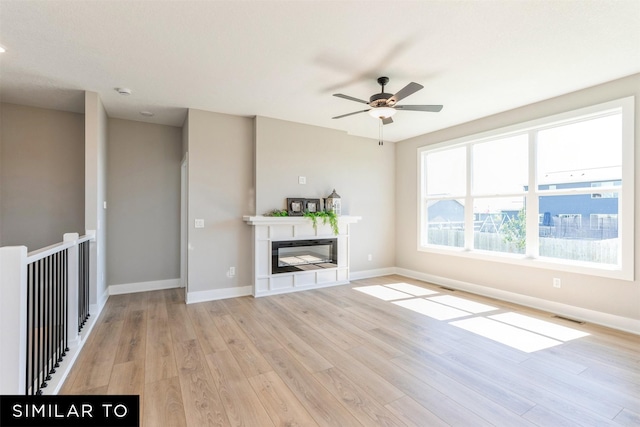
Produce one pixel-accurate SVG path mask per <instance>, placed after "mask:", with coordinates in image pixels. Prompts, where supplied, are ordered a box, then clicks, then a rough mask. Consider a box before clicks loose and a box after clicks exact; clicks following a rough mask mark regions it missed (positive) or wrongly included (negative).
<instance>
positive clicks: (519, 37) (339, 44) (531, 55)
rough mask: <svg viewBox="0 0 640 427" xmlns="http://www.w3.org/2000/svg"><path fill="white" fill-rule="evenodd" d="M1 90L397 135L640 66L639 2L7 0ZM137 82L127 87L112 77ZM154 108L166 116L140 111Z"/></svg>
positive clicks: (14, 95) (71, 104) (113, 109)
mask: <svg viewBox="0 0 640 427" xmlns="http://www.w3.org/2000/svg"><path fill="white" fill-rule="evenodd" d="M0 45H2V46H4V47H5V48H6V50H7V51H6V52H5V53H3V54H0V97H1V98H0V99H1V100H2V101H3V102H10V103H17V104H25V105H33V106H38V107H45V108H54V109H61V110H68V111H76V112H82V111H83V108H84V107H83V102H84V96H83V91H85V90H89V91H95V92H98V93H99V94H100V97H101V98H102V101H103V103H104V105H105V108H106V110H107V113H108V114H109V116H110V117H118V118H125V119H131V120H140V121H149V122H154V123H162V124H169V125H174V126H181V125H182V123H183V121H184V118H185V115H186V109H187V108H196V109H202V110H207V111H215V112H221V113H227V114H234V115H240V116H255V115H260V116H266V117H273V118H278V119H283V120H289V121H294V122H300V123H307V124H312V125H317V126H323V127H329V128H335V129H342V130H344V131H347V132H349V133H351V134H354V135H360V136H366V137H371V138H377V137H378V125H377V122H376V120H374V119H373V118H371V117H370V116H369V115H367V114H358V115H354V116H350V117H346V118H343V119H338V120H332V119H331V117H333V116H337V115H340V114H345V113H349V112H352V111H357V110H362V109H364V108H366V106H365V105H363V104H358V103H356V102H352V101H348V100H345V99H340V98H336V97H333V96H331V95H332V94H333V93H344V94H347V95H350V96H353V97H356V98H361V99H368V97H369V96H370V95H372V94H373V93H375V92H379V91H380V87H379V86H378V85H377V83H376V78H377V77H378V76H382V75H384V76H388V77H389V78H390V79H391V81H390V83H389V85H388V86H387V87H386V90H385V91H386V92H391V93H395V92H397V91H398V90H400V89H401V88H402V87H404V86H405V85H406V84H407V83H409V82H410V81H415V82H417V83H420V84H422V85H423V86H424V89H422V90H421V91H419V92H417V93H415V94H414V95H411V96H410V97H409V98H406V99H405V100H404V101H401V103H400V104H403V103H404V104H443V105H444V109H443V110H442V112H440V113H424V112H412V111H399V112H398V114H397V115H396V116H395V117H394V120H395V123H393V124H391V125H388V126H385V128H384V137H385V140H389V141H398V140H402V139H406V138H409V137H412V136H416V135H420V134H424V133H427V132H431V131H434V130H437V129H442V128H445V127H449V126H452V125H455V124H458V123H463V122H466V121H469V120H473V119H477V118H480V117H484V116H488V115H491V114H494V113H497V112H500V111H505V110H508V109H512V108H515V107H518V106H522V105H526V104H530V103H532V102H535V101H539V100H543V99H547V98H551V97H554V96H557V95H561V94H564V93H568V92H572V91H575V90H578V89H581V88H585V87H589V86H593V85H596V84H598V83H602V82H606V81H610V80H613V79H616V78H619V77H623V76H627V75H630V74H635V73H638V72H640V1H639V0H630V1H624V0H616V1H614V0H596V1H562V0H555V1H553V0H552V1H542V0H535V1H527V0H522V1H516V0H494V1H488V0H487V1H477V0H474V1H471V0H460V1H445V0H441V1H394V0H387V1H288V2H284V1H203V0H201V1H179V0H175V1H157V0H146V1H142V0H138V1H106V0H103V1H80V0H78V1H71V0H67V1H63V0H57V1H33V0H1V1H0ZM117 87H127V88H130V89H131V90H132V91H133V94H132V95H131V96H128V97H123V96H121V95H118V94H117V93H116V91H115V90H114V88H117ZM141 110H149V111H152V112H154V113H155V116H154V117H152V118H150V119H147V118H145V117H143V116H141V115H140V114H139V112H140V111H141Z"/></svg>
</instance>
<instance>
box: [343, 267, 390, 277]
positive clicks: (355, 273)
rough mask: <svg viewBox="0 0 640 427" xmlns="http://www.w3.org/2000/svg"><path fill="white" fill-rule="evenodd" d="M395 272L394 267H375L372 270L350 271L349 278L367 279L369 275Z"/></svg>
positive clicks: (384, 274)
mask: <svg viewBox="0 0 640 427" xmlns="http://www.w3.org/2000/svg"><path fill="white" fill-rule="evenodd" d="M390 274H396V268H395V267H387V268H375V269H373V270H362V271H350V272H349V280H361V279H369V278H371V277H380V276H388V275H390Z"/></svg>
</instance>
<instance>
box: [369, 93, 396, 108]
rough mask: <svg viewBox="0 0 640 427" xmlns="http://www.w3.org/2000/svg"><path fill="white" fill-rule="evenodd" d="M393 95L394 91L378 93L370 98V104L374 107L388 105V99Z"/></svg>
mask: <svg viewBox="0 0 640 427" xmlns="http://www.w3.org/2000/svg"><path fill="white" fill-rule="evenodd" d="M392 96H393V94H392V93H384V92H382V93H376V94H375V95H372V96H371V98H369V105H370V106H372V107H373V108H376V107H385V106H387V100H388V99H389V98H391V97H392Z"/></svg>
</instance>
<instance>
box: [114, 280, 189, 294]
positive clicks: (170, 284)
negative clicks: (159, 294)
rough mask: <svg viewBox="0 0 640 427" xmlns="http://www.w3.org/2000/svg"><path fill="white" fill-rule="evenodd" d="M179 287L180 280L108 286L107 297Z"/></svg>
mask: <svg viewBox="0 0 640 427" xmlns="http://www.w3.org/2000/svg"><path fill="white" fill-rule="evenodd" d="M179 287H180V279H167V280H154V281H151V282H138V283H124V284H122V285H110V286H109V295H121V294H133V293H136V292H147V291H159V290H161V289H172V288H179Z"/></svg>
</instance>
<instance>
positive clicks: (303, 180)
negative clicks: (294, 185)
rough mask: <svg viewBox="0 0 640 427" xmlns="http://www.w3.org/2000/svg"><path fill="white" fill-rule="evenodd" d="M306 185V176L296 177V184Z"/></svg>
mask: <svg viewBox="0 0 640 427" xmlns="http://www.w3.org/2000/svg"><path fill="white" fill-rule="evenodd" d="M306 183H307V177H306V176H299V177H298V184H306Z"/></svg>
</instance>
